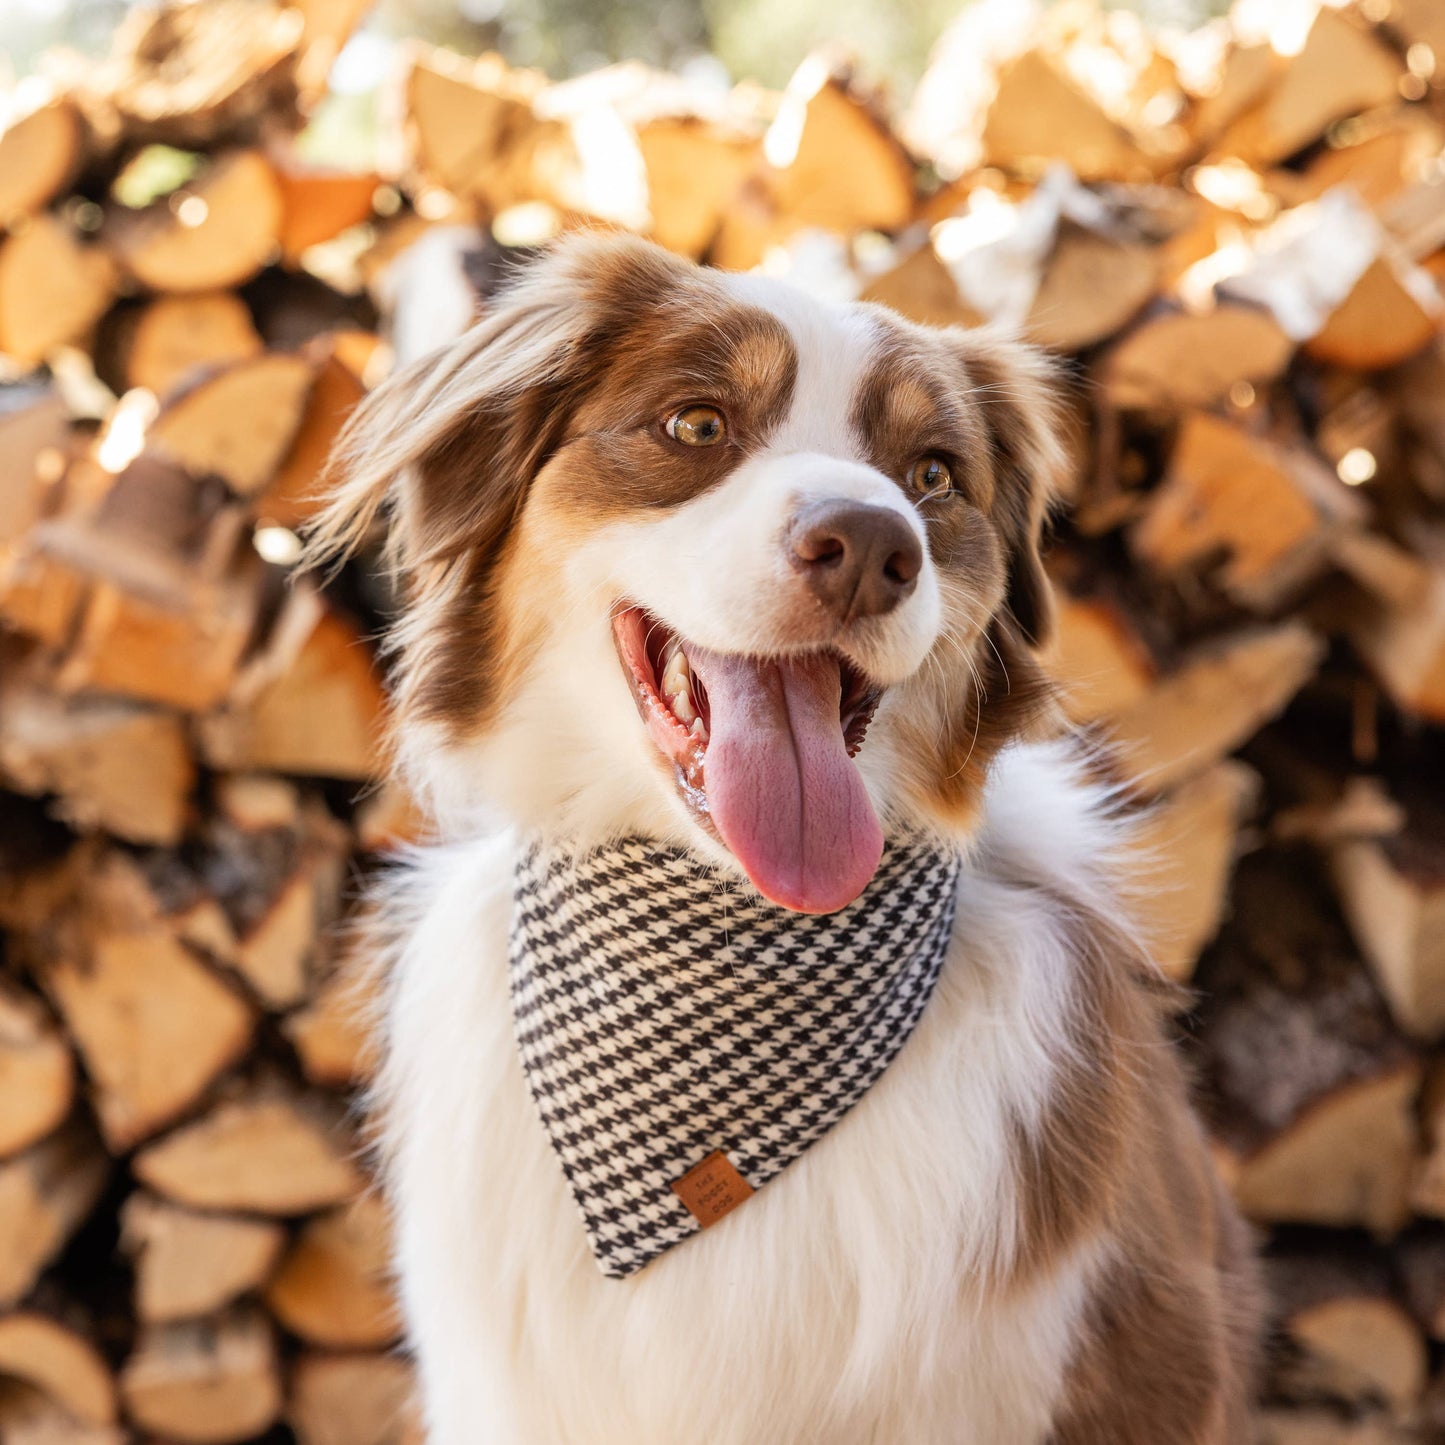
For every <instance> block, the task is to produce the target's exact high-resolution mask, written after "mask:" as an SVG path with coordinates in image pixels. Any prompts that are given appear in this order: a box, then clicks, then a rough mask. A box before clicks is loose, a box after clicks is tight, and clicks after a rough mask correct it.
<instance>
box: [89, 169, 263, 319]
mask: <svg viewBox="0 0 1445 1445" xmlns="http://www.w3.org/2000/svg"><path fill="white" fill-rule="evenodd" d="M281 217H282V209H281V188H280V186H279V185H278V184H277V182H276V176H275V173H274V172H273V171H272V169H271V167H270V165H268V164H267V162H266V160H265V159H264V157H262V156H261V155H259V154H257V153H256V152H255V151H235V152H232V153H230V154H228V155H223V156H220V157H218V158H217V159H216V160H214V161H213V162H212V163H211V165H210V166H209V167H208V168H207V169H206V170H205V171H203V172H202V173H201V175H200V176H199V177H198V178H197V179H196V180H195V181H194V182H192V183H191V184H189V185H187V186H185V187H183V188H182V189H181V190H178V191H176V192H174V193H173V194H172V195H170V196H168V197H166V198H165V199H164V200H161V201H157V202H155V203H154V204H153V205H151V206H148V207H146V208H145V209H144V210H141V211H122V210H112V212H111V214H110V216H109V218H108V219H107V221H106V225H105V229H104V231H103V233H102V234H103V238H104V239H105V240H106V241H107V243H108V244H109V246H110V248H111V250H112V251H113V252H114V254H115V256H116V257H117V259H118V260H119V261H120V263H121V265H122V266H123V267H124V269H125V270H126V271H127V272H128V273H129V274H130V275H131V277H132V278H133V279H134V280H135V281H137V282H138V283H139V284H140V285H142V286H144V287H146V288H147V289H149V290H152V291H179V292H197V291H219V290H224V289H225V288H226V287H230V286H239V285H241V284H242V282H245V281H248V280H250V278H251V277H252V276H254V275H255V274H256V272H258V271H259V270H260V269H261V268H262V267H263V266H264V265H266V264H267V263H268V262H269V261H270V260H271V259H272V257H273V256H274V255H275V254H276V252H277V250H278V247H279V244H280V242H279V238H280V234H281Z"/></svg>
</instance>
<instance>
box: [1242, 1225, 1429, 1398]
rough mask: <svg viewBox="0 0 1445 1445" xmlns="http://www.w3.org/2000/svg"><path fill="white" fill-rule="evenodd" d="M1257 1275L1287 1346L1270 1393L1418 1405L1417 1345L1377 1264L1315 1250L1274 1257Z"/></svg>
mask: <svg viewBox="0 0 1445 1445" xmlns="http://www.w3.org/2000/svg"><path fill="white" fill-rule="evenodd" d="M1265 1267H1266V1274H1265V1280H1266V1290H1267V1294H1268V1298H1269V1300H1270V1303H1271V1306H1272V1309H1273V1313H1274V1318H1275V1324H1276V1328H1277V1329H1278V1330H1279V1331H1280V1332H1281V1333H1282V1334H1283V1336H1284V1338H1285V1340H1286V1341H1287V1342H1288V1344H1289V1346H1290V1350H1289V1353H1288V1355H1287V1356H1286V1358H1285V1359H1284V1360H1283V1361H1281V1362H1279V1363H1277V1364H1276V1366H1275V1368H1274V1370H1273V1372H1272V1380H1271V1387H1272V1391H1274V1392H1280V1393H1283V1394H1285V1395H1286V1396H1288V1397H1290V1398H1293V1399H1298V1400H1318V1399H1320V1398H1321V1397H1325V1398H1329V1399H1333V1400H1341V1401H1347V1402H1352V1403H1354V1402H1362V1403H1363V1402H1375V1403H1378V1404H1383V1405H1387V1406H1389V1407H1390V1408H1392V1409H1395V1410H1403V1409H1405V1408H1408V1407H1409V1406H1411V1405H1414V1404H1415V1403H1416V1402H1417V1401H1418V1400H1419V1399H1420V1396H1421V1394H1422V1393H1423V1392H1424V1389H1425V1382H1426V1379H1427V1374H1428V1366H1429V1362H1428V1360H1427V1358H1426V1353H1425V1342H1424V1339H1423V1338H1422V1337H1421V1333H1420V1327H1419V1325H1417V1324H1416V1322H1415V1320H1414V1319H1413V1318H1412V1316H1411V1314H1410V1312H1409V1310H1407V1309H1406V1308H1405V1306H1404V1305H1403V1304H1401V1303H1400V1301H1399V1300H1397V1299H1395V1298H1394V1296H1393V1294H1392V1293H1391V1289H1390V1270H1389V1266H1388V1263H1387V1262H1386V1260H1385V1259H1383V1258H1382V1257H1380V1256H1379V1255H1377V1254H1375V1253H1372V1252H1367V1251H1361V1250H1358V1249H1356V1250H1353V1251H1346V1250H1341V1249H1334V1250H1331V1251H1330V1252H1329V1253H1328V1254H1326V1253H1324V1252H1323V1251H1318V1250H1317V1251H1312V1252H1308V1253H1304V1252H1299V1253H1290V1254H1284V1255H1279V1256H1274V1257H1272V1258H1270V1259H1268V1260H1267V1261H1266V1266H1265Z"/></svg>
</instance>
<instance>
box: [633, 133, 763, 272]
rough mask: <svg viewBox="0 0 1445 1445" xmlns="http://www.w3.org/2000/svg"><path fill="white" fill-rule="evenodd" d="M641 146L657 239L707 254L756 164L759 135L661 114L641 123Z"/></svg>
mask: <svg viewBox="0 0 1445 1445" xmlns="http://www.w3.org/2000/svg"><path fill="white" fill-rule="evenodd" d="M637 145H638V149H639V150H640V151H641V153H642V164H643V166H644V168H645V169H646V172H647V208H648V211H649V213H650V214H651V217H652V226H651V232H652V239H653V240H654V241H656V242H657V243H658V244H659V245H661V246H666V247H667V248H668V250H670V251H677V252H679V253H680V254H681V255H684V256H692V257H694V258H697V257H700V256H702V254H703V253H704V252H705V251H706V250H707V248H708V245H709V244H710V242H711V241H712V238H713V237H714V236H715V235H716V234H717V231H718V227H719V226H720V225H721V223H722V218H723V214H724V212H725V211H726V209H727V206H728V203H729V201H730V200H731V199H732V197H733V195H734V194H735V193H736V192H737V190H738V188H739V187H740V186H741V185H742V184H743V181H744V180H745V179H746V178H747V176H748V175H749V174H750V173H751V172H752V171H753V170H754V169H755V167H756V166H757V163H758V158H759V150H760V142H759V140H758V138H757V137H756V136H755V135H752V134H749V133H747V132H743V131H740V130H738V129H735V128H732V127H728V126H724V125H720V124H717V123H715V122H710V121H708V120H706V119H704V118H702V117H700V116H691V115H660V116H656V117H654V118H653V119H651V120H648V121H646V122H645V123H643V124H642V125H640V126H639V127H638V131H637Z"/></svg>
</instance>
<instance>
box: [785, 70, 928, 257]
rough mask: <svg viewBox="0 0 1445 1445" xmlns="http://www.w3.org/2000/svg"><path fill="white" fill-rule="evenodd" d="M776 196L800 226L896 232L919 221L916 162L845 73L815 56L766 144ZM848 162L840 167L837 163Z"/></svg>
mask: <svg viewBox="0 0 1445 1445" xmlns="http://www.w3.org/2000/svg"><path fill="white" fill-rule="evenodd" d="M763 154H764V155H765V156H766V157H767V160H768V163H769V165H770V166H771V167H772V168H773V175H772V177H771V184H770V190H771V192H772V193H773V195H774V198H775V200H776V204H777V208H778V210H779V211H780V212H781V213H782V214H783V215H785V216H786V217H787V218H788V219H789V221H790V223H792V225H793V226H795V227H801V226H818V227H821V228H822V229H824V230H829V231H837V232H841V233H842V234H844V235H851V234H852V233H853V232H855V231H860V230H874V231H898V230H901V229H902V228H903V227H904V226H906V225H907V224H908V222H909V221H910V220H912V218H913V205H914V181H913V170H914V167H913V162H912V160H911V159H910V158H909V156H908V155H907V153H906V152H905V151H904V150H903V147H902V146H901V145H900V144H899V143H898V140H897V139H896V138H895V136H894V135H893V132H892V131H891V130H890V129H889V127H888V125H887V124H886V122H885V121H884V120H883V119H882V115H881V112H880V109H879V105H878V101H877V99H876V97H873V96H870V95H867V94H865V93H864V92H863V91H862V90H861V89H860V88H859V85H858V82H857V80H856V79H855V77H854V76H853V74H852V73H851V71H849V70H847V69H846V68H840V67H837V66H833V65H830V64H829V62H828V61H827V60H826V59H825V58H824V57H822V56H820V55H814V56H810V57H809V58H808V59H807V60H805V61H804V62H803V63H802V64H801V65H800V66H799V67H798V69H797V70H796V71H795V72H794V74H793V78H792V79H791V80H790V81H789V82H788V87H787V90H786V91H784V93H783V99H782V103H781V104H780V106H779V107H778V115H777V118H776V119H775V120H774V121H773V124H772V127H771V128H770V130H769V131H768V134H767V136H766V138H765V139H764V141H763ZM841 155H846V156H847V157H848V164H847V165H842V166H840V165H839V164H838V157H839V156H841Z"/></svg>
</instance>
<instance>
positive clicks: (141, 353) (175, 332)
mask: <svg viewBox="0 0 1445 1445" xmlns="http://www.w3.org/2000/svg"><path fill="white" fill-rule="evenodd" d="M260 351H261V338H260V336H258V335H257V334H256V327H255V325H254V324H253V322H252V320H251V313H250V311H249V310H248V309H247V307H246V304H245V303H244V302H243V301H242V300H241V299H240V297H238V296H233V295H231V293H230V292H228V291H201V292H197V293H196V294H195V295H192V296H160V297H157V298H156V299H155V300H154V301H151V302H149V303H148V304H147V305H146V306H145V307H144V308H143V310H142V311H141V313H140V315H139V317H138V318H137V319H136V322H135V329H134V331H133V332H132V333H131V337H130V345H129V347H128V348H127V351H126V358H125V378H126V383H127V385H129V386H143V387H145V388H146V390H148V391H152V392H154V393H155V394H156V395H157V396H164V395H165V394H166V393H167V392H169V391H171V390H172V389H173V388H174V387H176V386H178V385H180V384H182V383H183V382H184V381H185V380H186V378H187V377H189V376H191V375H192V374H193V373H195V372H197V371H200V370H209V369H211V368H212V367H217V366H229V365H231V364H233V363H235V362H238V361H245V360H249V359H250V358H252V357H254V356H256V355H258V354H259V353H260Z"/></svg>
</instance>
